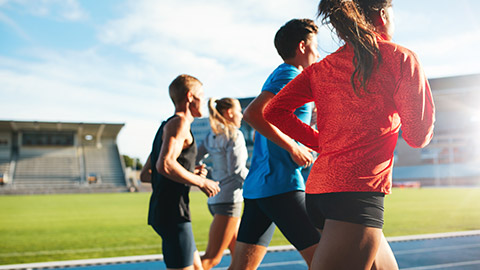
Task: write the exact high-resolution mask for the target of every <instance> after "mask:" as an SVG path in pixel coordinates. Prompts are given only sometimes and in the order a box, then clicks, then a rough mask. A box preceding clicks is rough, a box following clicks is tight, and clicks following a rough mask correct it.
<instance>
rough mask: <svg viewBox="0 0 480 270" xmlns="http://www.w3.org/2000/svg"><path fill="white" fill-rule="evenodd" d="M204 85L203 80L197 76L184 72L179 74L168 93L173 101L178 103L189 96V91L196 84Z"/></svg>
mask: <svg viewBox="0 0 480 270" xmlns="http://www.w3.org/2000/svg"><path fill="white" fill-rule="evenodd" d="M197 85H200V86H201V85H202V82H200V80H198V79H197V78H195V77H193V76H190V75H187V74H182V75H179V76H177V77H176V78H175V79H174V80H173V81H172V82H171V83H170V86H169V87H168V93H169V94H170V98H171V99H172V101H173V104H175V105H178V104H180V103H181V102H182V101H184V100H185V98H186V97H187V93H188V92H189V91H191V90H192V88H193V87H194V86H197Z"/></svg>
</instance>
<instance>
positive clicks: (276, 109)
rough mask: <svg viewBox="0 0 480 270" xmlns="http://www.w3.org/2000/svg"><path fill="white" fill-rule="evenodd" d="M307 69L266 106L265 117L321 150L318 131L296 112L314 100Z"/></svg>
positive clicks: (309, 145)
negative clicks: (299, 117)
mask: <svg viewBox="0 0 480 270" xmlns="http://www.w3.org/2000/svg"><path fill="white" fill-rule="evenodd" d="M306 71H307V70H304V71H303V72H302V73H301V74H300V75H298V76H297V77H296V78H295V79H293V80H292V81H291V82H289V83H288V84H287V85H286V86H285V87H284V88H283V89H282V91H280V92H279V93H278V94H277V95H276V96H275V97H273V98H272V100H271V101H270V103H269V104H268V105H267V106H266V108H265V112H264V117H265V119H266V120H267V121H269V122H270V123H272V124H273V125H275V126H276V127H277V128H278V129H280V131H282V132H283V133H285V134H286V135H288V136H290V137H291V138H293V139H295V140H297V141H299V142H301V143H302V144H304V145H305V146H307V147H309V148H311V149H313V150H315V151H317V152H319V151H320V149H319V146H318V131H317V130H315V129H313V128H312V127H311V126H310V125H308V124H306V123H304V122H302V121H301V120H300V119H298V117H297V116H296V115H295V114H294V112H295V110H296V109H297V108H298V107H300V106H302V105H303V104H305V103H308V102H311V101H313V96H312V94H311V89H310V83H309V78H308V74H307V73H306Z"/></svg>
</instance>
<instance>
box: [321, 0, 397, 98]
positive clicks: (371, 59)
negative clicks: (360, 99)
mask: <svg viewBox="0 0 480 270" xmlns="http://www.w3.org/2000/svg"><path fill="white" fill-rule="evenodd" d="M390 3H391V0H322V1H320V4H319V5H318V17H320V16H322V17H323V18H322V22H323V23H324V24H329V23H330V24H331V25H332V27H333V28H335V30H336V32H337V35H338V36H339V37H340V38H341V39H343V40H344V41H345V42H346V43H348V44H350V45H351V46H352V47H353V51H354V57H353V65H354V67H355V70H354V71H353V74H352V76H351V78H350V81H351V84H352V87H353V91H354V92H355V94H356V95H357V96H361V93H360V89H361V88H363V91H364V92H365V93H367V94H368V93H370V92H369V91H368V89H367V88H366V86H367V84H368V80H369V79H370V76H371V75H372V72H373V69H374V68H376V67H378V64H379V63H380V62H381V60H382V59H381V54H380V50H379V48H378V43H377V34H376V33H375V31H374V27H373V25H372V22H371V21H370V15H371V14H372V11H373V10H377V9H381V8H384V7H386V6H388V5H390ZM358 84H360V85H359V86H360V87H358V86H357V85H358Z"/></svg>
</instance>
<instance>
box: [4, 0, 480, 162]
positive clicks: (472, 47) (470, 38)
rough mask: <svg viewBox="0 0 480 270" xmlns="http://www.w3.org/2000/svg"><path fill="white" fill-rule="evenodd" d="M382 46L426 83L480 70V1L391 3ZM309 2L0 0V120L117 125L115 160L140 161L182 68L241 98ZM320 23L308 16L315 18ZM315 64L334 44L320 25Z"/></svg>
mask: <svg viewBox="0 0 480 270" xmlns="http://www.w3.org/2000/svg"><path fill="white" fill-rule="evenodd" d="M393 3H394V11H395V23H396V32H395V36H394V42H397V43H398V44H400V45H403V46H406V47H407V48H409V49H411V50H413V51H414V52H416V53H417V54H418V56H419V58H420V61H421V62H422V64H423V65H424V70H425V73H426V74H427V76H428V77H429V78H435V77H444V76H455V75H463V74H476V73H480V64H479V62H480V50H478V44H480V17H479V16H478V12H479V10H480V1H478V0H456V1H451V0H421V1H418V0H394V1H393ZM317 5H318V1H311V0H295V1H292V0H290V1H286V0H263V1H254V0H239V1H223V0H208V1H207V0H177V1H166V0H100V1H99V0H0V97H1V108H2V109H1V111H2V112H1V114H0V119H2V120H27V121H33V120H35V121H78V122H114V123H125V127H124V129H123V130H122V131H121V133H120V135H119V137H118V144H119V148H120V152H121V153H122V154H128V155H130V156H133V157H139V158H140V159H141V160H142V161H144V160H145V158H146V156H147V155H148V153H149V151H150V147H151V142H152V139H153V136H154V134H155V131H156V129H157V128H158V125H159V124H160V122H161V121H162V120H164V119H166V118H167V117H168V116H170V115H171V114H172V113H173V106H172V105H171V102H170V100H169V97H168V91H167V88H168V84H169V83H170V82H171V81H172V80H173V78H175V77H176V76H177V75H178V74H181V73H188V74H191V75H194V76H196V77H198V78H199V79H200V80H201V81H202V82H203V83H204V89H205V91H206V96H207V97H217V98H220V97H224V96H231V97H249V96H254V95H257V94H258V93H259V90H260V88H261V86H262V84H263V82H264V80H265V79H266V77H267V76H268V75H269V73H270V72H271V71H272V70H273V69H274V68H275V67H276V66H277V65H278V64H280V63H281V59H280V57H279V56H278V55H277V54H276V52H275V49H274V46H273V36H274V34H275V32H276V30H277V29H278V28H279V27H280V26H281V25H282V24H283V23H285V22H286V21H288V20H290V19H292V18H312V19H314V18H315V13H316V6H317ZM317 22H318V24H320V22H319V21H317ZM318 38H319V47H320V52H321V55H322V57H324V56H325V55H326V54H328V53H330V52H333V51H334V50H335V49H336V48H337V47H338V43H337V42H336V41H333V40H332V34H331V33H330V31H329V30H328V29H327V28H326V27H322V28H321V32H320V34H319V36H318Z"/></svg>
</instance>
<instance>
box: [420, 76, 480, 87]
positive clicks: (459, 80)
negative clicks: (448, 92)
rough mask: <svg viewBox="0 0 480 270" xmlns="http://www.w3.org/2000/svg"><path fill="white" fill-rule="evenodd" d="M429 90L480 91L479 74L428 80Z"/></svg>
mask: <svg viewBox="0 0 480 270" xmlns="http://www.w3.org/2000/svg"><path fill="white" fill-rule="evenodd" d="M428 82H429V83H430V88H431V89H432V90H433V91H435V90H444V89H458V88H472V87H477V88H479V90H480V74H470V75H460V76H452V77H442V78H433V79H429V80H428Z"/></svg>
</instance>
